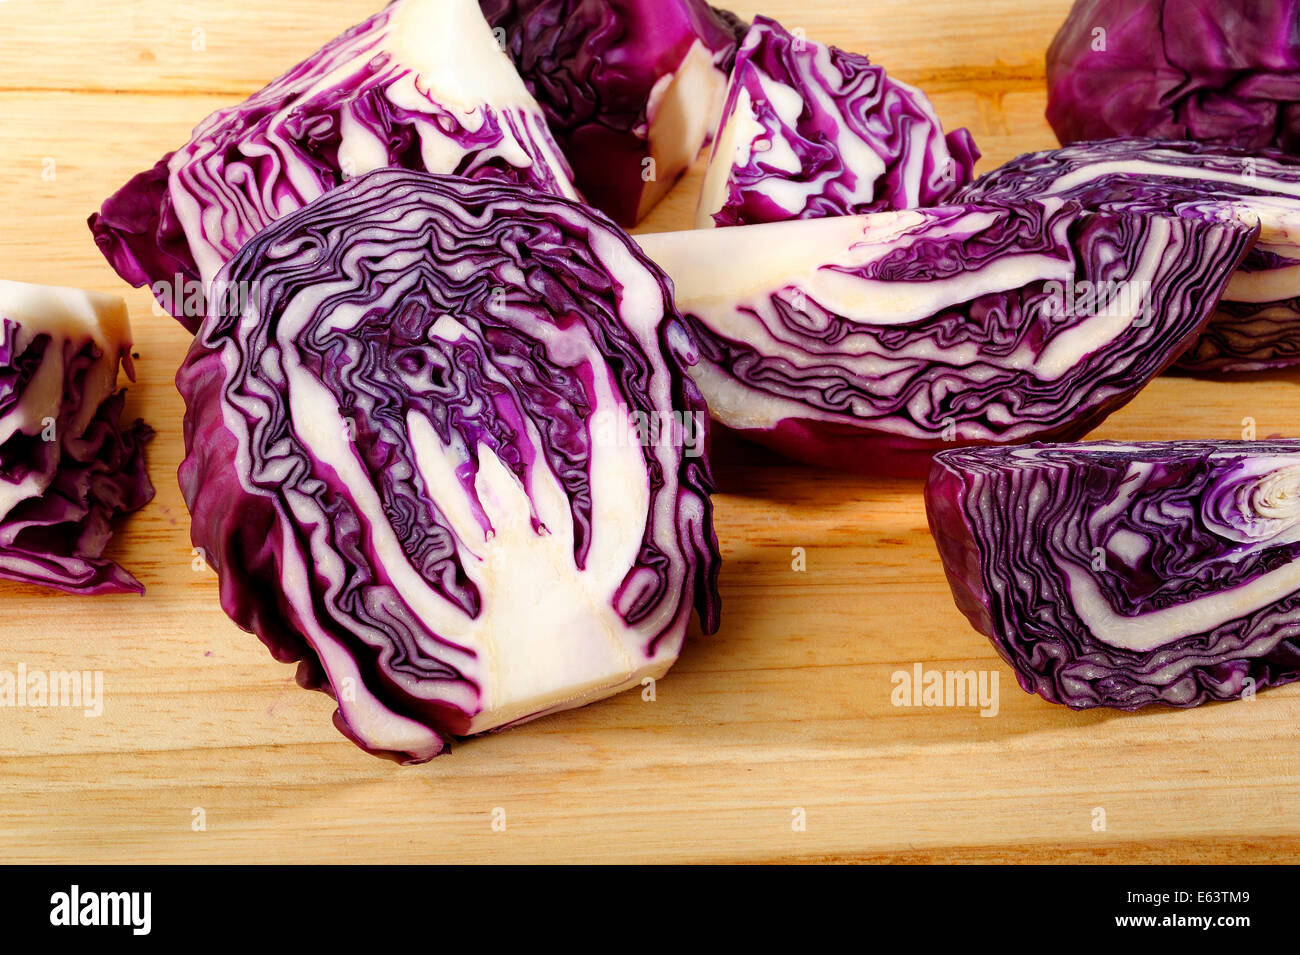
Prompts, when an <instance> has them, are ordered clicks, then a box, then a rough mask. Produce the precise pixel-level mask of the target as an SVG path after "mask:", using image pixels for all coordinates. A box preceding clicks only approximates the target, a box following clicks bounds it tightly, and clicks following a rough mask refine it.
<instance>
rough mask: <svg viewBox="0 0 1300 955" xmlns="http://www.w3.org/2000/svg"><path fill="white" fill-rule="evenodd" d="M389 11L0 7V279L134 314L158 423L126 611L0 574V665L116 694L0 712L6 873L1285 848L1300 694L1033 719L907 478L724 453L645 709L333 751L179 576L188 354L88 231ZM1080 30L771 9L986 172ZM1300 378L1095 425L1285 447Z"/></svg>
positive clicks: (150, 413) (1222, 385) (927, 7)
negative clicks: (706, 608) (150, 490)
mask: <svg viewBox="0 0 1300 955" xmlns="http://www.w3.org/2000/svg"><path fill="white" fill-rule="evenodd" d="M377 2H378V0H334V2H331V3H329V4H322V3H318V2H315V0H278V2H276V3H271V4H265V3H253V2H234V0H204V2H177V0H134V2H122V3H114V4H93V3H86V2H84V0H83V2H75V0H9V2H0V117H3V122H0V205H2V207H3V209H4V216H3V222H4V226H3V229H0V275H3V276H4V277H7V278H15V279H22V280H26V281H32V282H46V283H53V284H64V285H78V286H84V287H87V288H92V289H99V290H102V291H109V292H116V293H120V294H123V295H125V296H126V298H127V300H128V302H129V303H130V306H131V318H132V321H133V323H134V327H135V331H136V338H137V348H136V350H137V352H138V353H139V355H140V358H139V360H138V361H137V362H136V366H137V368H138V371H139V380H138V382H137V383H136V384H135V385H134V386H133V387H132V388H131V391H130V398H129V411H131V412H133V413H135V414H140V415H143V416H144V417H145V418H146V419H147V420H148V421H149V422H150V423H151V424H152V425H153V426H154V427H155V428H156V429H157V431H158V437H157V439H156V440H155V441H154V443H153V444H152V445H151V447H150V471H151V473H152V475H153V478H154V481H155V483H156V484H157V487H158V496H157V499H156V500H155V501H154V502H153V503H152V504H150V505H149V507H148V508H147V509H146V510H144V511H143V512H142V513H140V514H138V515H137V516H135V518H134V519H132V520H131V521H130V522H129V523H128V524H127V525H126V526H125V527H124V528H123V529H122V531H121V533H120V536H119V537H118V539H117V540H116V542H115V544H114V546H113V550H114V553H115V554H116V556H117V557H118V558H119V559H120V560H121V561H122V562H123V563H124V564H125V565H126V566H127V567H129V568H130V569H131V570H133V571H134V572H135V573H136V574H138V575H139V577H140V578H141V580H143V581H144V583H145V585H146V586H147V588H148V596H147V597H145V598H143V599H141V598H138V597H101V598H78V597H71V596H65V595H61V594H56V593H54V592H50V591H45V590H41V589H37V588H34V587H24V586H18V585H14V584H9V583H0V595H3V613H2V614H0V669H9V670H11V671H12V670H15V669H16V668H17V667H18V665H19V664H24V665H26V666H27V667H29V668H32V669H36V668H44V669H73V668H75V669H89V670H99V671H102V672H103V674H104V702H103V713H102V715H100V716H98V717H93V716H91V717H88V716H86V715H84V714H83V713H82V712H80V711H68V710H59V709H34V708H28V709H0V859H3V860H4V861H64V862H72V861H78V862H80V861H133V862H138V861H164V860H167V861H181V860H183V861H201V862H215V861H259V862H272V861H294V862H320V861H330V862H362V861H470V860H474V861H485V860H491V861H642V862H663V861H672V860H679V861H724V860H737V861H738V860H747V861H774V860H891V861H946V860H961V861H1059V860H1107V861H1143V862H1144V861H1154V860H1169V861H1222V862H1242V861H1272V860H1276V861H1281V860H1288V859H1294V858H1295V856H1296V850H1297V848H1298V847H1300V794H1298V791H1297V783H1298V782H1300V743H1297V731H1296V727H1297V725H1298V724H1300V687H1290V688H1284V689H1282V690H1278V691H1274V692H1269V693H1266V694H1262V695H1261V696H1260V697H1259V698H1258V699H1257V700H1255V701H1253V702H1250V703H1236V704H1230V705H1218V706H1207V707H1203V708H1201V709H1199V710H1193V711H1188V712H1181V711H1179V712H1171V711H1163V710H1162V711H1153V712H1147V713H1141V714H1138V715H1124V714H1117V713H1098V712H1092V713H1086V714H1078V713H1073V712H1070V711H1069V710H1066V709H1063V708H1060V707H1054V706H1052V705H1050V704H1047V703H1044V702H1042V701H1041V700H1039V699H1038V698H1037V697H1031V696H1028V695H1025V694H1024V693H1022V692H1021V691H1020V690H1019V689H1018V688H1017V687H1016V686H1015V683H1014V679H1013V677H1012V674H1011V672H1010V671H1009V670H1008V669H1007V668H1006V667H1005V666H1003V665H1002V664H1001V662H1000V661H999V660H998V658H997V656H996V655H995V654H994V651H993V650H992V648H991V647H990V645H989V644H988V643H987V642H986V641H985V639H984V638H983V637H981V636H979V635H978V634H976V633H975V632H974V631H972V630H971V629H970V628H969V627H968V626H967V624H966V621H965V620H964V618H963V617H962V616H961V615H960V614H959V613H958V612H957V611H956V609H955V608H954V607H953V604H952V600H951V598H950V596H949V593H948V588H947V586H946V584H945V581H944V577H943V572H942V569H941V567H940V565H939V562H938V559H937V557H936V554H935V551H934V547H933V545H932V543H931V541H930V538H929V536H928V534H927V532H926V525H925V514H924V510H923V508H922V503H921V493H920V492H921V485H920V483H919V482H914V481H887V480H876V479H871V478H864V477H853V476H846V475H839V474H827V473H822V472H818V471H813V470H810V469H807V468H803V467H798V466H794V465H791V464H787V463H782V462H780V461H777V460H773V459H772V458H771V457H769V456H768V455H767V454H765V453H764V452H761V451H758V450H755V449H751V448H749V447H746V446H742V445H739V444H737V443H723V444H722V445H720V446H719V448H718V453H717V461H716V469H717V472H718V475H719V478H720V481H721V485H722V493H720V494H719V495H718V497H717V531H718V536H719V537H720V538H721V542H722V550H723V554H724V561H725V562H724V565H723V571H722V594H723V601H724V617H723V627H722V631H721V632H720V633H718V634H717V635H716V636H713V637H710V638H707V639H701V638H699V637H698V635H696V637H695V638H694V639H693V640H692V641H691V642H690V644H689V646H688V647H687V649H686V651H685V653H684V655H683V656H682V659H681V662H680V663H679V664H678V666H677V667H676V668H675V669H674V670H673V672H672V673H671V674H670V675H669V676H668V677H667V678H666V679H664V680H663V681H661V683H660V684H659V687H658V692H657V695H656V699H655V700H654V701H653V702H648V701H645V700H643V699H642V698H641V696H640V695H638V694H635V693H631V694H625V695H623V696H621V697H619V698H616V699H612V700H608V701H605V702H602V703H599V704H596V705H594V706H590V707H587V708H585V709H582V710H579V711H576V712H570V713H564V714H561V715H558V716H553V717H550V718H547V719H544V720H541V721H539V722H536V723H533V724H530V725H527V726H524V727H520V728H518V729H515V730H512V731H510V732H508V733H504V734H501V735H498V736H493V737H489V738H484V739H479V740H475V741H472V742H468V743H465V744H463V745H460V746H458V747H456V749H455V752H454V753H453V754H452V755H451V756H448V757H445V758H440V759H437V760H435V761H433V762H432V763H430V764H428V765H425V766H419V767H411V768H402V767H399V766H396V765H394V764H392V763H389V762H386V761H381V760H378V759H374V758H372V757H370V756H367V755H365V754H364V753H362V752H361V751H359V750H357V749H356V748H355V747H353V746H352V744H351V743H348V742H347V741H345V740H344V739H343V738H342V737H341V736H340V735H338V733H336V732H335V730H334V728H333V727H332V725H331V723H330V713H331V711H332V709H333V704H332V703H331V701H330V700H328V699H327V698H326V697H325V696H324V695H322V694H317V693H309V692H306V691H304V690H301V689H299V688H298V687H297V686H296V685H295V684H294V682H293V673H292V668H291V667H288V666H283V665H280V664H277V663H275V662H273V661H272V660H271V659H270V657H269V656H268V654H267V653H266V652H265V650H264V649H263V648H262V646H261V644H260V643H259V642H258V641H257V640H256V638H254V637H252V636H250V635H248V634H246V633H243V632H242V631H240V630H238V629H237V628H236V627H235V626H234V625H233V624H231V623H230V622H229V621H228V620H227V619H226V617H225V616H224V615H223V614H222V612H221V610H220V608H219V607H218V604H217V588H216V584H215V580H214V578H213V577H212V576H211V575H210V574H209V573H205V572H199V571H195V570H194V569H193V567H192V561H191V551H190V541H189V536H188V531H189V520H188V515H187V513H186V510H185V507H184V504H183V503H182V501H181V497H180V494H179V492H178V490H177V486H176V480H175V472H176V467H177V465H178V464H179V463H180V460H181V456H182V440H181V417H182V411H183V407H182V403H181V400H180V398H179V396H178V395H177V394H176V391H175V389H174V387H173V384H172V378H173V374H174V372H175V369H176V367H177V365H178V363H179V362H180V360H181V358H182V356H183V354H184V352H185V349H186V346H187V341H188V336H187V335H186V334H185V332H183V331H182V330H181V329H180V328H179V327H178V326H177V325H176V324H175V323H174V322H173V321H171V320H170V319H168V318H164V317H158V316H156V315H155V314H154V313H153V310H152V308H151V300H150V297H149V295H148V294H147V293H146V292H144V291H140V290H132V289H129V288H127V287H126V286H124V285H123V283H121V282H120V281H119V280H118V279H117V278H116V277H115V276H114V274H113V273H112V271H111V270H110V269H109V267H108V266H107V265H106V264H105V262H104V261H103V260H102V259H101V258H100V256H99V254H98V252H97V251H96V249H95V246H94V244H93V243H92V242H91V240H90V236H89V233H88V232H87V230H86V228H85V219H86V216H87V215H88V214H89V213H90V212H92V211H93V210H95V209H96V208H97V207H98V205H99V203H100V202H101V201H102V200H103V198H104V197H106V196H107V195H108V194H109V193H111V192H112V191H114V190H115V189H117V188H118V187H119V186H120V185H121V184H122V183H123V182H125V181H126V179H127V178H128V177H129V176H131V175H132V174H133V173H135V172H137V171H139V170H141V169H144V168H146V167H148V166H149V165H151V164H152V163H153V162H154V161H155V160H156V159H157V158H158V157H159V156H160V155H161V154H162V153H163V152H164V151H166V150H168V149H170V148H174V147H176V146H178V145H179V144H181V143H182V142H184V141H185V139H186V138H187V136H188V133H189V130H190V129H191V128H192V127H193V126H194V125H195V124H197V123H198V121H199V120H201V119H202V118H203V117H204V116H206V115H207V114H208V113H209V112H211V111H212V110H214V109H216V108H218V107H222V106H227V105H231V104H233V103H235V102H237V101H238V100H240V99H242V98H243V97H244V96H245V95H247V94H248V93H250V92H252V91H253V90H255V89H257V88H258V87H260V86H261V85H262V84H264V83H265V82H266V81H267V80H269V79H270V78H271V77H272V76H273V75H274V74H276V73H278V72H280V71H281V70H282V69H283V68H286V67H288V66H290V65H292V64H293V63H295V62H296V61H297V60H299V59H300V58H301V57H302V56H304V55H306V54H308V53H310V52H311V51H312V50H314V49H316V48H317V47H318V46H319V45H320V44H321V43H323V42H324V41H326V40H327V39H329V38H330V37H332V36H333V35H335V34H336V33H338V32H340V31H341V30H343V29H344V28H345V27H347V26H349V25H350V24H352V23H354V22H356V21H358V20H360V19H362V18H363V17H364V16H366V15H367V14H368V13H369V12H371V11H372V10H373V9H374V7H375V5H376V4H377ZM1068 5H1069V4H1068V2H1067V0H981V2H980V3H966V2H962V0H947V2H941V0H873V2H871V3H861V2H858V0H797V2H795V0H770V2H767V3H765V4H764V5H763V8H762V9H763V12H766V13H768V14H770V15H773V16H776V17H777V18H779V19H781V20H782V21H783V22H785V24H786V25H787V26H788V27H802V28H804V29H805V30H806V31H807V35H808V36H809V37H811V38H813V39H817V40H824V41H829V42H832V43H835V44H837V45H840V46H843V47H846V48H849V49H853V50H861V51H864V52H869V53H870V54H871V55H872V58H873V59H874V60H875V61H876V62H878V63H880V64H882V65H884V66H885V67H887V68H888V69H890V70H891V71H892V72H893V73H894V74H895V75H896V76H898V77H899V78H901V79H904V80H907V81H909V82H912V83H915V84H918V85H920V86H922V87H923V88H925V89H926V90H928V91H929V93H930V94H931V96H932V98H933V99H934V102H935V104H936V105H937V107H938V109H939V112H940V114H941V115H942V117H943V119H944V121H945V122H946V123H947V124H949V126H957V125H966V126H968V127H969V128H970V129H971V130H972V132H973V133H974V134H975V136H976V139H977V140H978V141H979V143H980V146H981V147H982V148H983V150H984V153H985V159H984V161H983V163H982V164H981V167H980V168H981V169H988V168H991V167H992V166H993V165H996V164H998V163H1000V162H1003V161H1005V160H1007V159H1009V158H1011V157H1012V156H1014V155H1016V154H1017V153H1020V152H1023V151H1027V150H1031V149H1038V148H1045V147H1049V146H1051V145H1054V140H1053V137H1052V135H1051V132H1050V130H1049V129H1048V127H1047V125H1046V123H1045V122H1044V121H1043V119H1042V112H1043V106H1044V102H1045V96H1044V81H1043V52H1044V50H1045V48H1046V46H1047V43H1048V41H1049V40H1050V38H1051V36H1052V34H1053V32H1054V31H1055V29H1056V27H1057V26H1058V25H1059V24H1060V22H1061V21H1062V19H1063V18H1064V16H1065V12H1066V9H1067V8H1068ZM736 7H737V10H738V12H740V13H742V14H745V15H752V14H754V13H757V12H759V7H758V6H757V5H755V4H751V3H738V4H736ZM699 182H700V170H699V169H697V170H696V171H695V173H694V174H693V175H692V176H691V177H690V178H688V179H687V180H686V181H684V182H683V183H682V184H681V186H680V187H679V188H678V189H677V191H676V192H675V193H674V194H673V196H672V197H671V198H670V199H669V200H668V201H667V202H665V203H664V204H663V205H662V206H661V207H660V208H659V209H658V210H657V211H656V212H655V213H654V215H653V216H652V218H651V219H650V221H649V222H648V223H646V225H645V228H646V229H648V230H653V231H657V230H664V229H671V228H684V227H686V226H687V225H688V224H689V222H690V218H691V212H692V207H693V203H694V195H695V192H696V190H697V188H698V186H699ZM1297 384H1300V372H1285V373H1272V374H1259V375H1251V376H1246V377H1240V378H1234V379H1232V380H1228V381H1213V380H1208V379H1204V380H1197V379H1190V378H1163V379H1161V380H1159V381H1157V382H1155V383H1154V384H1153V385H1152V386H1151V387H1150V388H1149V389H1147V390H1146V391H1145V392H1144V393H1143V394H1142V395H1141V396H1140V397H1139V398H1138V399H1137V400H1136V401H1134V402H1133V403H1132V404H1131V405H1130V406H1129V407H1127V408H1125V409H1124V410H1123V411H1122V412H1120V413H1119V414H1117V415H1115V416H1114V417H1113V418H1112V419H1111V420H1110V421H1109V422H1107V423H1106V425H1105V426H1104V427H1103V428H1102V429H1100V430H1099V431H1098V432H1097V434H1096V436H1097V437H1106V438H1120V439H1158V438H1224V439H1228V438H1238V437H1241V435H1242V428H1243V419H1248V418H1249V419H1253V420H1254V422H1255V427H1256V429H1257V432H1258V434H1259V435H1261V436H1264V435H1269V434H1282V435H1287V436H1295V435H1296V434H1297V433H1298V431H1300V418H1298V415H1300V389H1297V387H1296V386H1297ZM800 553H802V554H803V555H804V560H805V561H806V569H805V570H802V571H798V570H795V569H793V567H794V565H795V563H796V558H797V556H798V555H799V554H800ZM918 663H919V664H921V665H922V666H923V667H925V668H933V669H941V670H943V669H963V670H964V669H978V670H990V671H995V672H997V673H998V674H999V675H1000V694H999V696H1000V701H999V702H1000V706H999V711H998V713H997V715H996V716H995V717H992V718H985V717H982V716H980V715H979V713H978V712H977V711H976V710H974V709H969V708H967V709H926V708H903V707H895V706H893V705H892V703H891V692H892V690H893V689H894V684H893V682H892V680H891V676H892V675H893V674H894V673H896V672H898V671H900V670H902V671H908V672H910V671H911V670H912V668H913V666H914V665H915V664H918ZM1099 811H1100V812H1099ZM1101 813H1104V824H1105V825H1104V829H1103V828H1099V827H1098V825H1097V823H1098V821H1099V820H1100V819H1101V818H1102V816H1101ZM503 820H504V826H502V825H501V822H502V821H503ZM494 822H496V823H497V824H496V825H495V826H494Z"/></svg>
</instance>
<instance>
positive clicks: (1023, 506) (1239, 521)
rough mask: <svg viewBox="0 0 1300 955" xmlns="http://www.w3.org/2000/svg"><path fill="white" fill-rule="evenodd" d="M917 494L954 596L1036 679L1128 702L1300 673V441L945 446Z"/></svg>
mask: <svg viewBox="0 0 1300 955" xmlns="http://www.w3.org/2000/svg"><path fill="white" fill-rule="evenodd" d="M925 499H926V510H927V513H928V515H929V520H930V529H931V531H932V533H933V534H934V538H935V540H936V542H937V543H938V547H939V554H940V556H941V557H942V558H943V565H944V569H945V570H946V572H947V574H948V581H949V583H950V584H951V585H952V590H953V595H954V597H955V598H956V602H957V606H958V607H959V608H960V609H961V611H962V612H963V613H964V614H965V615H966V616H967V617H968V618H969V619H970V621H971V623H972V624H973V625H974V626H975V628H976V629H978V630H979V631H981V632H982V633H984V634H985V635H986V636H988V637H989V639H990V640H992V642H993V645H994V646H995V647H996V648H997V650H998V652H999V653H1000V654H1001V655H1002V657H1003V658H1004V659H1005V660H1006V661H1007V662H1008V663H1009V664H1010V665H1011V666H1012V667H1013V668H1014V669H1015V671H1016V674H1017V676H1018V678H1019V680H1020V685H1021V686H1023V687H1024V688H1025V690H1027V691H1029V692H1033V693H1038V694H1039V695H1040V696H1042V697H1043V698H1044V699H1047V700H1050V701H1051V702H1053V703H1064V704H1066V705H1068V706H1070V707H1073V708H1076V709H1083V708H1087V707H1095V706H1109V707H1117V708H1121V709H1130V710H1131V709H1136V708H1138V707H1141V706H1146V705H1147V704H1150V703H1166V704H1170V705H1172V706H1196V705H1197V704H1200V703H1203V702H1205V701H1206V700H1230V699H1236V698H1239V697H1241V696H1242V695H1243V694H1244V693H1253V691H1254V690H1255V689H1263V688H1265V687H1269V686H1279V685H1281V684H1283V683H1290V682H1292V681H1294V680H1296V679H1300V442H1296V441H1280V442H1279V441H1259V442H1254V441H1250V442H1247V441H1176V442H1147V443H1138V444H1118V443H1114V442H1092V443H1084V444H1073V445H1071V444H1065V445H1031V446H1028V447H1023V448H965V449H959V450H952V451H945V452H943V453H941V454H937V455H935V458H934V468H933V470H932V472H931V474H930V480H929V483H928V484H927V486H926V491H925Z"/></svg>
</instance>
